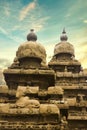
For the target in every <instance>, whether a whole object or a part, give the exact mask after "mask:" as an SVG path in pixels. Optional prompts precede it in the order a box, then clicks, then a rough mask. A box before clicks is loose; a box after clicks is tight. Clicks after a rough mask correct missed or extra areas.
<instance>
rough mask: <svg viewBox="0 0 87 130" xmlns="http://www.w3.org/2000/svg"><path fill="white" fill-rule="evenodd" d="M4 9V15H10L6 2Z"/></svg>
mask: <svg viewBox="0 0 87 130" xmlns="http://www.w3.org/2000/svg"><path fill="white" fill-rule="evenodd" d="M6 4H7V3H6ZM4 11H5V14H6V16H9V15H10V7H9V4H7V5H6V6H5V7H4Z"/></svg>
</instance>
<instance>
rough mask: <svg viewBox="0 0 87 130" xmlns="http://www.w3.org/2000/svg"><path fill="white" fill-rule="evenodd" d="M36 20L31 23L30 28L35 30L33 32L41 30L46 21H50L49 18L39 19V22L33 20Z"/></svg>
mask: <svg viewBox="0 0 87 130" xmlns="http://www.w3.org/2000/svg"><path fill="white" fill-rule="evenodd" d="M35 19H36V20H35V21H34V22H33V23H32V25H31V27H32V28H34V29H35V31H36V32H37V31H39V30H41V29H42V28H44V25H45V23H46V21H47V20H48V19H50V17H49V16H47V17H43V18H40V19H39V20H38V19H37V18H35Z"/></svg>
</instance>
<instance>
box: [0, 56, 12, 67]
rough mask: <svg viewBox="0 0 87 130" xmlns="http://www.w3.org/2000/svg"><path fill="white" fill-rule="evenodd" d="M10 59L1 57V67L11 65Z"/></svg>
mask: <svg viewBox="0 0 87 130" xmlns="http://www.w3.org/2000/svg"><path fill="white" fill-rule="evenodd" d="M10 64H11V63H10V61H9V60H8V59H4V58H0V68H1V69H3V68H7V67H8V66H10Z"/></svg>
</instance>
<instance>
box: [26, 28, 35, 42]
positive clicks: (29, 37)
mask: <svg viewBox="0 0 87 130" xmlns="http://www.w3.org/2000/svg"><path fill="white" fill-rule="evenodd" d="M27 40H28V41H36V40H37V35H36V34H35V33H34V29H31V30H30V33H29V34H28V35H27Z"/></svg>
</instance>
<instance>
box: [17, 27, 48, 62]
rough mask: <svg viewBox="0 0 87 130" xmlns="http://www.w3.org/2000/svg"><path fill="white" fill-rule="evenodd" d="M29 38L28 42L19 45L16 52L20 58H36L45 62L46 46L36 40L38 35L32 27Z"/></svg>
mask: <svg viewBox="0 0 87 130" xmlns="http://www.w3.org/2000/svg"><path fill="white" fill-rule="evenodd" d="M27 40H28V41H27V42H25V43H23V44H21V45H20V46H19V48H18V51H17V52H16V56H17V58H18V60H19V61H20V60H22V59H23V60H24V58H36V59H38V60H40V61H42V62H43V63H45V61H46V51H45V48H44V47H43V46H42V45H41V44H40V43H37V42H36V40H37V36H36V34H35V33H34V30H33V29H31V32H30V33H29V34H28V35H27Z"/></svg>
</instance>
